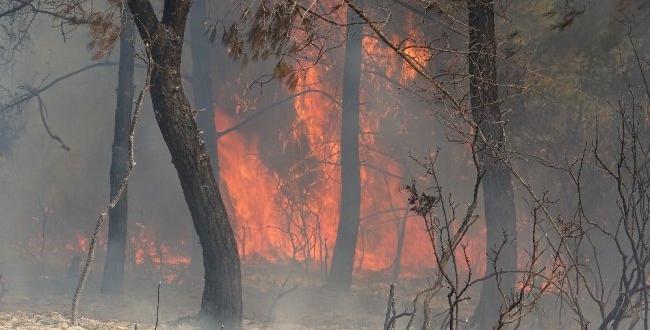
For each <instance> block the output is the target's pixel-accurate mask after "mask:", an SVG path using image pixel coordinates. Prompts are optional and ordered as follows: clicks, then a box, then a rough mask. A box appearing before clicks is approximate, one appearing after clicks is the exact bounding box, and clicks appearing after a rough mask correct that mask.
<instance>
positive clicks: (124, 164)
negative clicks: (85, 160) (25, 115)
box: [101, 11, 135, 294]
mask: <svg viewBox="0 0 650 330" xmlns="http://www.w3.org/2000/svg"><path fill="white" fill-rule="evenodd" d="M134 44H135V25H134V23H133V19H132V18H131V14H130V13H129V12H126V11H125V12H124V15H123V16H122V31H121V32H120V64H119V72H118V80H117V107H116V109H115V128H114V130H113V147H112V159H111V170H110V186H111V188H110V189H111V193H110V196H114V195H115V193H116V191H117V189H118V187H119V185H120V183H121V181H122V180H123V178H124V176H125V175H126V172H127V170H128V166H129V154H128V148H129V129H130V125H131V112H132V110H133V89H134V87H133V67H134V62H135V49H134ZM127 206H128V198H127V190H126V189H124V192H123V193H122V195H121V196H120V200H119V202H118V203H117V205H115V207H114V208H113V209H111V210H110V215H109V216H110V217H109V223H108V247H107V252H106V261H105V263H104V276H103V279H102V287H101V292H102V293H105V294H108V293H121V292H122V290H123V287H124V257H125V254H126V241H127V223H128V207H127Z"/></svg>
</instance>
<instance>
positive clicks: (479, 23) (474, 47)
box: [468, 0, 517, 329]
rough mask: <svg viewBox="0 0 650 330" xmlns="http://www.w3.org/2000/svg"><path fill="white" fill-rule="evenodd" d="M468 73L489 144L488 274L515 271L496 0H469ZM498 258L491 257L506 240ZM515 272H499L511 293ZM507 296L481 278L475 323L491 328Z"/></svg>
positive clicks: (485, 164)
mask: <svg viewBox="0 0 650 330" xmlns="http://www.w3.org/2000/svg"><path fill="white" fill-rule="evenodd" d="M468 14H469V55H468V62H469V63H468V64H469V74H470V82H469V84H470V98H471V106H472V117H473V120H474V121H475V122H476V123H477V124H478V126H479V129H480V131H481V132H482V134H483V135H484V136H485V138H486V141H485V143H486V144H488V145H489V146H488V147H486V146H485V144H484V143H483V142H481V143H479V145H478V146H477V150H479V155H478V156H479V162H480V165H481V168H482V169H484V170H486V173H485V176H484V178H483V199H484V203H485V226H486V229H487V238H486V245H487V246H486V247H487V253H488V258H487V260H486V273H492V272H494V269H495V268H496V269H497V271H501V270H515V269H516V267H517V241H516V216H515V203H514V193H513V189H512V181H511V173H510V170H509V169H508V168H507V166H506V164H504V163H503V161H502V159H501V158H500V157H499V154H500V153H501V152H503V149H504V145H503V144H504V142H505V124H504V122H503V120H502V118H501V111H500V109H499V100H498V90H497V85H496V83H497V82H496V37H495V29H494V0H469V1H468ZM504 234H505V235H506V237H507V239H508V242H507V243H506V245H505V246H504V247H503V249H502V250H501V253H500V255H499V256H498V259H497V263H496V265H494V263H493V262H492V261H491V260H490V257H493V251H496V250H497V249H498V248H499V247H500V246H501V244H502V242H503V241H504ZM514 285H515V276H514V275H503V276H500V283H499V286H500V288H501V290H502V291H503V292H504V293H505V294H506V295H508V294H509V293H510V291H511V290H512V289H513V288H514ZM502 303H503V298H502V296H501V293H500V292H499V288H498V287H497V281H496V278H495V277H493V278H491V279H490V280H486V281H484V282H483V287H482V289H481V295H480V300H479V305H478V307H477V309H476V311H475V313H474V319H473V324H474V328H477V329H488V328H490V327H492V326H493V325H494V324H495V323H496V322H497V320H498V317H499V308H500V306H501V305H502Z"/></svg>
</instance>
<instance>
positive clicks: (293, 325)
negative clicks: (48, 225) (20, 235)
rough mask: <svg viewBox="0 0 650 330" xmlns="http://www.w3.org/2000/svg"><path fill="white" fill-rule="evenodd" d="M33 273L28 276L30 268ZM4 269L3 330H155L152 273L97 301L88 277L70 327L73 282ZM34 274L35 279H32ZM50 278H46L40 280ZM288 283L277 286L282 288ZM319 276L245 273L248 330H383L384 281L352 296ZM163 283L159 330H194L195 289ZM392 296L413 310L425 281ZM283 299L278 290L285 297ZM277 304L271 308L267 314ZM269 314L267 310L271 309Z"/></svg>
mask: <svg viewBox="0 0 650 330" xmlns="http://www.w3.org/2000/svg"><path fill="white" fill-rule="evenodd" d="M30 268H31V270H30ZM0 271H3V272H4V274H3V282H4V290H3V293H2V296H1V297H0V329H34V330H37V329H38V330H41V329H133V328H134V326H135V324H136V323H137V324H138V329H153V324H154V323H155V314H156V301H157V295H156V291H157V285H158V282H159V280H160V278H161V276H160V274H159V273H158V272H157V271H156V269H154V268H151V269H149V270H146V269H137V270H134V269H131V270H127V278H126V283H125V292H124V294H122V295H108V296H107V295H102V294H101V293H100V292H99V284H100V283H99V279H100V275H101V274H98V273H97V272H95V273H93V274H92V276H91V277H90V278H89V282H88V284H87V286H86V291H85V293H84V296H83V298H82V300H81V303H80V308H79V312H80V315H81V316H82V319H81V320H80V326H77V327H70V326H69V325H68V316H69V310H70V302H71V296H72V291H73V288H74V286H75V283H76V279H75V278H70V277H67V276H66V275H65V271H50V272H47V273H46V272H43V271H42V270H34V268H32V267H23V266H22V265H21V268H20V270H17V269H13V270H9V271H8V270H7V269H6V268H5V269H2V270H0ZM34 274H39V275H34ZM44 274H47V275H44ZM287 278H288V280H287V281H286V285H285V287H284V288H282V283H283V282H284V281H285V279H287ZM322 281H323V279H322V276H321V275H319V274H314V272H312V273H306V272H305V271H304V270H301V269H299V268H295V267H290V266H287V265H283V266H280V265H258V266H245V267H244V268H243V300H244V318H245V329H297V330H298V329H380V328H381V327H382V324H383V320H384V314H385V310H386V301H387V295H388V286H389V284H388V283H389V281H388V280H387V279H385V278H384V279H381V278H375V279H373V278H366V279H362V280H359V281H357V284H356V285H355V286H354V287H353V289H352V290H351V292H350V293H347V294H335V293H332V292H331V291H329V290H326V289H324V288H322ZM190 282H191V281H189V280H188V281H183V282H182V283H177V284H163V285H162V287H161V293H160V313H159V320H160V324H161V326H160V327H159V329H193V328H194V327H193V326H192V325H191V324H192V323H191V321H188V320H191V318H189V317H188V316H191V315H193V314H195V313H196V312H197V311H198V310H199V307H200V301H201V288H202V285H201V284H200V283H190ZM403 282H404V283H400V284H399V285H398V289H397V292H396V296H397V298H398V308H399V311H402V310H403V309H404V308H405V307H407V306H410V303H411V299H412V297H413V296H414V295H415V293H416V292H417V291H418V290H419V289H421V288H423V287H424V286H425V285H426V284H425V283H426V282H424V281H423V280H419V281H416V280H411V281H403ZM287 290H288V292H287V293H286V294H283V295H282V297H281V298H280V299H277V300H276V297H277V296H278V294H279V293H280V292H281V291H287ZM274 300H276V303H275V307H274V308H271V306H272V305H274V304H273V301H274ZM271 309H272V310H271Z"/></svg>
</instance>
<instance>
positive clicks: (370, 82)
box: [215, 37, 485, 277]
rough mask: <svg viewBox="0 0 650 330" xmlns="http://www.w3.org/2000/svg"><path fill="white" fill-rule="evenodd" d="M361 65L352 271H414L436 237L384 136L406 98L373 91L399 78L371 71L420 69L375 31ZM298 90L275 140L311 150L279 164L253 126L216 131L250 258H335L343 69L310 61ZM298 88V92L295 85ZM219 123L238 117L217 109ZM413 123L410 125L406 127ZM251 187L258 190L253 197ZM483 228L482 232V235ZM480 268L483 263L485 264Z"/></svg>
mask: <svg viewBox="0 0 650 330" xmlns="http://www.w3.org/2000/svg"><path fill="white" fill-rule="evenodd" d="M363 45H364V47H363V49H364V59H365V60H364V62H363V68H364V72H365V73H364V74H363V78H362V80H363V81H365V83H364V84H362V86H363V87H362V91H361V105H362V106H361V137H360V150H361V164H360V165H361V189H362V198H361V200H362V204H361V229H360V238H359V241H358V244H357V248H356V250H357V251H356V261H355V267H354V272H355V274H357V275H361V276H363V275H364V274H366V275H368V274H372V273H378V272H379V273H381V272H385V271H388V270H391V269H392V268H393V267H396V266H397V264H398V263H399V266H398V267H401V276H403V277H417V276H423V275H426V274H427V272H430V271H431V269H432V267H433V265H434V262H433V260H432V257H433V256H432V250H431V243H430V242H429V239H428V236H427V233H426V230H425V228H424V225H423V223H422V221H421V219H418V218H415V217H413V216H412V215H411V214H410V213H409V212H408V210H407V208H408V205H406V195H405V192H404V191H403V190H402V189H401V188H402V185H404V184H405V183H406V182H408V180H410V176H409V174H407V173H405V171H404V166H405V164H406V163H407V162H408V161H410V160H409V159H408V157H407V156H406V155H405V154H406V153H404V152H402V154H399V153H395V152H394V151H395V150H394V148H393V150H391V147H390V146H388V145H386V144H384V143H383V142H382V141H381V139H379V138H377V136H380V135H381V134H382V131H381V130H382V120H384V119H385V118H386V117H389V116H391V112H394V111H397V110H395V109H399V107H400V104H399V101H395V100H398V99H399V97H393V98H391V97H382V98H377V97H369V96H371V95H373V96H376V95H377V93H378V92H379V91H385V90H392V92H389V94H390V93H394V94H395V95H394V96H397V95H398V91H396V90H395V88H396V86H395V85H394V84H393V83H392V82H389V81H387V80H386V79H385V78H384V77H381V76H378V75H377V74H373V72H376V71H375V70H378V68H381V70H384V72H385V73H386V75H388V76H389V79H394V80H396V81H399V82H400V83H402V84H408V83H410V82H411V81H413V80H414V79H415V78H416V73H415V71H414V69H413V68H411V67H410V66H408V64H406V63H405V62H404V61H403V60H402V59H401V58H398V57H397V56H396V55H395V53H394V52H392V50H389V49H388V48H386V47H385V46H383V45H381V44H380V41H379V40H377V39H376V38H372V37H365V38H364V39H363ZM407 51H408V53H409V55H410V56H413V57H414V58H415V59H416V61H418V62H422V63H425V62H426V61H427V57H428V56H429V53H428V52H427V51H423V50H418V49H416V48H408V50H407ZM304 66H305V67H309V68H308V69H307V70H306V71H305V72H304V75H302V78H301V80H300V81H299V83H298V87H297V88H296V90H295V91H293V93H295V95H298V96H297V97H295V98H294V101H293V104H292V109H291V110H292V111H293V112H294V117H293V121H292V123H291V125H290V127H291V129H290V132H288V133H285V134H282V135H281V139H282V140H281V141H277V143H279V144H281V145H283V146H286V145H300V146H301V148H303V149H306V150H308V152H307V155H306V156H304V158H302V159H297V160H296V161H295V163H294V164H293V165H292V166H291V167H290V168H289V169H288V170H286V171H285V173H284V174H283V173H278V172H277V171H274V170H272V169H271V168H269V167H268V166H266V164H265V161H264V159H263V158H261V157H260V156H259V155H260V154H261V153H262V151H261V150H259V149H258V147H259V140H260V139H265V138H266V137H264V136H259V135H257V133H256V132H252V133H248V134H247V133H242V132H233V133H230V134H229V135H227V136H225V137H223V138H221V139H220V140H219V147H218V150H219V163H220V169H221V173H220V177H221V179H222V180H223V181H224V188H225V191H223V193H224V195H226V196H227V199H228V200H229V201H230V202H231V204H232V205H231V206H232V209H231V210H230V211H231V217H232V221H233V222H234V223H235V224H236V231H237V236H238V240H239V242H238V243H239V248H240V253H241V254H242V255H243V256H244V258H243V259H244V260H245V262H252V261H258V262H259V261H264V262H273V263H275V262H287V261H296V262H301V263H304V264H305V265H306V266H308V267H311V268H319V267H320V268H321V269H327V267H328V263H329V262H330V261H331V260H330V259H329V258H331V253H332V251H333V248H334V246H333V245H334V242H335V239H336V232H337V227H338V222H339V203H340V194H341V192H340V190H341V186H340V167H339V164H338V161H339V153H340V125H341V105H340V102H341V99H340V94H341V93H340V91H338V88H340V84H339V83H337V82H338V78H337V74H339V72H336V71H335V70H332V67H331V66H329V65H327V64H318V65H313V66H310V63H304ZM289 92H291V91H289ZM215 112H216V113H217V115H216V116H217V121H216V122H217V125H218V130H223V129H226V128H228V127H230V126H231V125H233V124H234V120H233V119H231V118H229V116H227V115H224V111H221V110H220V109H217V111H215ZM407 129H408V128H405V130H407ZM251 189H253V191H254V192H253V194H254V195H255V198H250V196H251ZM402 224H405V228H406V230H405V231H404V233H403V234H402V235H403V238H405V239H404V240H403V242H404V246H403V250H402V253H401V256H400V260H396V258H397V256H396V251H397V250H398V241H399V237H398V236H399V235H400V231H399V228H400V225H402ZM479 237H480V236H479ZM481 242H484V241H482V240H473V241H472V242H471V243H470V244H469V246H468V252H469V253H470V254H471V260H472V263H477V264H484V259H485V257H484V256H483V255H484V251H485V249H484V247H482V246H481ZM479 267H480V266H479Z"/></svg>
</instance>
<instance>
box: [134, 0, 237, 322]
mask: <svg viewBox="0 0 650 330" xmlns="http://www.w3.org/2000/svg"><path fill="white" fill-rule="evenodd" d="M128 4H129V8H130V9H131V12H132V13H133V16H134V20H135V22H136V25H137V27H138V31H139V32H140V37H141V38H142V40H143V42H144V43H145V45H146V47H147V48H146V49H147V51H148V55H149V57H150V60H151V63H150V66H151V67H150V70H151V73H150V85H151V87H150V92H151V100H152V103H153V108H154V113H155V116H156V121H157V122H158V126H159V127H160V131H161V133H162V135H163V138H164V139H165V142H166V143H167V147H168V148H169V151H170V153H171V156H172V162H173V164H174V166H175V167H176V170H177V172H178V177H179V179H180V182H181V187H182V188H183V194H184V195H185V201H186V202H187V204H188V206H189V209H190V213H191V214H192V220H193V222H194V227H195V228H196V231H197V233H198V236H199V241H200V243H201V247H202V249H203V265H204V269H205V274H204V279H205V284H204V288H203V296H202V299H201V311H200V316H202V318H203V319H204V320H207V321H210V323H212V328H214V327H215V326H219V325H223V326H224V327H225V328H226V329H240V328H241V326H242V324H241V323H242V300H241V295H242V291H241V273H240V262H239V254H238V252H237V245H236V243H235V235H234V232H233V230H232V228H231V226H230V223H229V221H228V217H227V214H226V210H225V207H224V203H223V200H222V198H221V194H220V193H219V189H218V187H217V183H216V181H215V178H214V173H213V171H212V166H211V165H210V157H209V156H208V154H207V152H206V148H205V144H204V142H203V139H202V138H201V136H200V133H199V130H198V127H197V125H196V122H195V120H194V113H193V111H192V109H191V107H190V104H189V102H188V100H187V98H186V97H185V94H184V92H183V85H182V81H181V50H182V46H183V36H184V31H185V24H186V20H187V14H188V11H189V7H190V4H191V1H190V0H167V1H165V3H164V9H163V17H162V19H161V21H160V22H159V21H158V20H157V18H156V14H155V12H154V10H153V7H152V6H151V3H149V1H148V0H129V1H128Z"/></svg>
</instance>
